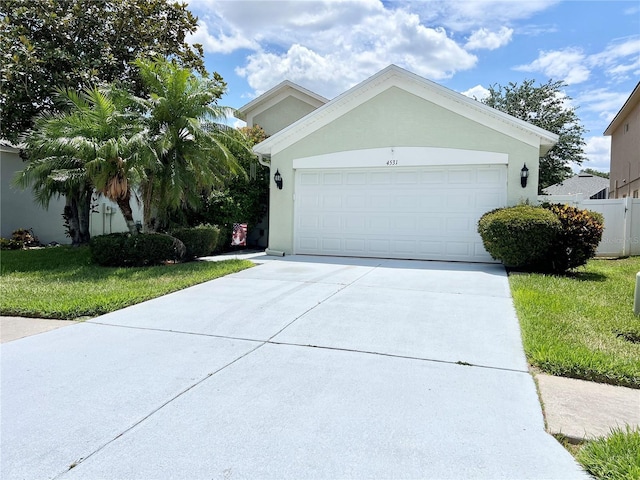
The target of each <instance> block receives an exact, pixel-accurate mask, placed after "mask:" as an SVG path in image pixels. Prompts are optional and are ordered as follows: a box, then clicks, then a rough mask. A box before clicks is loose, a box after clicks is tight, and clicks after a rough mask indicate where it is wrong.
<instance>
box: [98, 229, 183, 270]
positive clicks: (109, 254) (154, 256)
mask: <svg viewBox="0 0 640 480" xmlns="http://www.w3.org/2000/svg"><path fill="white" fill-rule="evenodd" d="M89 248H90V250H91V261H92V262H94V263H97V264H98V265H102V266H109V267H143V266H148V265H159V264H162V263H165V262H167V261H179V260H181V259H182V258H183V257H184V254H185V251H186V248H185V246H184V243H182V242H181V241H180V240H178V239H177V238H174V237H172V236H170V235H164V234H160V233H151V234H144V233H139V234H138V235H130V234H128V233H112V234H109V235H100V236H97V237H94V238H92V239H91V241H90V242H89Z"/></svg>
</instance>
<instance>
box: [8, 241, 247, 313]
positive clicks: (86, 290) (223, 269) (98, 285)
mask: <svg viewBox="0 0 640 480" xmlns="http://www.w3.org/2000/svg"><path fill="white" fill-rule="evenodd" d="M252 265H253V264H252V263H251V262H249V261H246V260H227V261H224V262H189V263H183V264H176V265H164V266H155V267H145V268H107V267H100V266H97V265H93V264H91V263H90V261H89V248H88V247H81V248H72V247H57V248H46V249H37V250H12V251H7V250H5V251H2V253H0V266H1V269H0V270H1V277H0V287H1V289H2V297H1V303H0V314H2V315H16V316H24V317H42V318H61V319H73V318H79V317H86V316H89V317H93V316H97V315H102V314H104V313H108V312H112V311H114V310H118V309H120V308H123V307H127V306H129V305H133V304H136V303H140V302H143V301H145V300H149V299H152V298H155V297H159V296H161V295H164V294H166V293H170V292H174V291H176V290H181V289H183V288H186V287H189V286H192V285H196V284H198V283H202V282H206V281H207V280H212V279H214V278H218V277H222V276H224V275H228V274H230V273H234V272H238V271H240V270H244V269H245V268H249V267H251V266H252Z"/></svg>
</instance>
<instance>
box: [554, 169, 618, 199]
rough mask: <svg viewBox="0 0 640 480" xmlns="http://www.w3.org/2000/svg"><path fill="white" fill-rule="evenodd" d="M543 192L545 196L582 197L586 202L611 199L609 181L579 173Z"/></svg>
mask: <svg viewBox="0 0 640 480" xmlns="http://www.w3.org/2000/svg"><path fill="white" fill-rule="evenodd" d="M542 191H543V193H544V194H545V195H582V197H583V198H584V199H586V200H588V199H591V200H600V199H603V198H608V197H609V195H608V194H609V179H608V178H603V177H598V176H597V175H591V174H589V173H579V174H578V175H574V176H573V177H571V178H567V179H566V180H564V181H562V182H560V183H556V184H555V185H551V186H549V187H547V188H544V189H543V190H542Z"/></svg>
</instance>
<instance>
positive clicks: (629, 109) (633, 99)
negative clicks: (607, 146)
mask: <svg viewBox="0 0 640 480" xmlns="http://www.w3.org/2000/svg"><path fill="white" fill-rule="evenodd" d="M604 134H605V135H608V136H610V137H611V167H610V169H609V170H610V173H609V179H610V186H609V196H610V197H611V198H624V197H633V198H638V191H640V82H638V84H637V85H636V88H634V89H633V92H631V95H630V96H629V98H628V99H627V101H626V102H625V103H624V105H623V106H622V108H621V109H620V111H619V112H618V114H617V115H616V116H615V117H614V118H613V120H612V121H611V123H610V124H609V126H608V127H607V129H606V130H605V131H604Z"/></svg>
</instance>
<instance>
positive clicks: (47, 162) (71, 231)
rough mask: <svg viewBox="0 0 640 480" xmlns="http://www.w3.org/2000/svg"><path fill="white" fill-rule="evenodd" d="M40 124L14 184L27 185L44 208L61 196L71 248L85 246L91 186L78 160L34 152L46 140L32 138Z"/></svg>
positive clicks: (87, 236)
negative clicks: (24, 165)
mask: <svg viewBox="0 0 640 480" xmlns="http://www.w3.org/2000/svg"><path fill="white" fill-rule="evenodd" d="M42 121H43V118H39V119H38V120H37V121H36V127H35V128H36V129H35V130H34V132H33V134H32V137H31V138H30V145H29V146H27V149H26V152H27V153H28V155H29V157H30V162H29V163H28V165H27V167H26V168H25V169H24V170H22V171H20V172H18V173H17V174H16V176H15V178H14V183H15V184H16V185H17V186H19V187H21V188H27V187H29V186H31V187H32V190H33V193H34V197H35V200H36V201H37V202H38V203H39V204H40V205H42V206H43V207H44V208H45V209H48V208H49V202H50V200H51V199H52V198H54V197H58V198H59V197H60V196H64V198H65V207H64V213H63V217H64V218H65V220H66V222H67V230H68V232H67V233H68V235H69V237H71V243H72V245H82V244H85V243H88V242H89V237H90V234H89V214H90V206H91V194H92V192H93V186H92V185H91V182H90V181H89V179H88V177H87V175H86V170H85V168H84V165H83V163H82V161H81V160H79V159H77V158H73V157H67V156H49V155H48V154H47V153H46V152H40V151H38V149H37V144H38V143H39V144H41V145H46V141H43V142H41V141H40V139H38V140H36V136H37V135H39V134H41V133H42V130H41V129H40V128H39V127H38V125H39V124H41V123H42Z"/></svg>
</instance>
